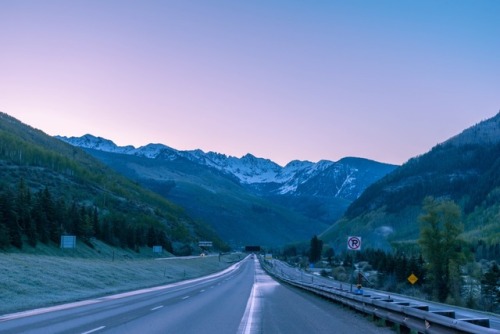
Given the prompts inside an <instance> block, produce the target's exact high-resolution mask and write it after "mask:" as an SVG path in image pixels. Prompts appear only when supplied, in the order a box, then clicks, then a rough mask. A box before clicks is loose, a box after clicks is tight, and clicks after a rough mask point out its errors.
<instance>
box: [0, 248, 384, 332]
mask: <svg viewBox="0 0 500 334" xmlns="http://www.w3.org/2000/svg"><path fill="white" fill-rule="evenodd" d="M0 333H16V334H17V333H44V334H45V333H72V334H74V333H77V334H78V333H79V334H90V333H96V334H100V333H180V334H190V333H197V334H198V333H217V334H225V333H228V334H235V333H238V334H239V333H241V334H251V333H272V334H274V333H287V334H293V333H310V334H313V333H315V334H316V333H353V334H354V333H365V334H367V333H393V332H392V331H391V330H390V329H388V328H383V327H377V326H376V325H375V324H374V323H372V322H370V321H369V320H367V319H365V318H364V317H363V316H361V315H359V314H356V313H354V312H352V311H349V310H346V309H343V308H342V307H341V306H339V305H336V304H333V303H331V302H328V301H326V300H323V299H320V298H318V297H316V296H313V295H310V294H308V293H306V292H303V291H301V290H298V289H295V288H292V287H289V286H286V285H281V284H280V283H278V282H276V281H274V280H273V279H272V278H271V277H270V276H268V275H267V274H266V273H265V272H264V271H263V270H262V269H261V267H260V265H259V262H258V261H257V259H253V258H250V257H248V258H246V259H245V260H243V261H242V262H240V263H238V264H236V265H234V266H233V267H231V268H229V269H228V270H225V271H224V272H222V273H219V274H215V275H211V276H207V277H203V278H200V279H195V280H190V281H185V282H180V283H176V284H170V285H167V286H163V287H157V288H153V289H145V290H140V291H134V292H130V293H125V294H120V295H114V296H108V297H103V298H99V299H93V300H88V301H83V302H77V303H72V304H66V305H60V306H56V307H51V308H46V309H37V310H32V311H27V312H21V313H16V314H11V315H5V316H0Z"/></svg>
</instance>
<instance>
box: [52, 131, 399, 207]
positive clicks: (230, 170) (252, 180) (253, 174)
mask: <svg viewBox="0 0 500 334" xmlns="http://www.w3.org/2000/svg"><path fill="white" fill-rule="evenodd" d="M55 137H56V138H58V139H60V140H62V141H65V142H67V143H69V144H71V145H73V146H78V147H81V148H87V149H94V150H98V151H103V152H110V153H118V154H128V155H135V156H142V157H146V158H150V159H163V160H170V161H171V160H174V159H178V158H185V159H188V160H190V161H193V162H195V163H198V164H201V165H205V166H208V167H211V168H215V169H217V170H219V171H223V172H225V173H227V174H229V175H232V176H234V177H236V178H237V179H238V180H239V182H240V183H242V184H245V185H249V186H250V187H252V186H254V187H253V188H254V189H257V188H259V187H258V185H260V184H275V186H274V187H273V189H272V190H271V191H270V192H271V193H273V194H279V195H285V194H288V195H294V194H295V193H296V192H298V191H300V185H302V184H304V183H307V182H308V181H309V180H311V179H313V178H315V177H318V175H319V174H322V173H326V172H325V171H326V170H328V169H330V168H331V169H332V170H334V171H337V172H339V173H340V172H342V173H343V175H344V176H345V177H344V179H342V180H337V182H336V191H334V192H333V193H334V194H335V195H334V196H339V197H342V198H351V199H353V198H357V197H358V196H359V195H360V194H361V192H362V190H363V189H357V188H356V186H353V185H350V184H349V183H351V182H352V178H353V174H355V173H356V172H358V169H357V168H356V167H350V166H351V165H356V164H361V161H363V162H366V163H370V164H375V165H380V166H386V167H387V170H391V169H394V168H396V165H391V164H384V163H380V162H377V161H374V160H370V159H365V158H356V157H345V158H342V159H340V160H339V161H337V162H334V161H330V160H320V161H318V162H316V163H314V162H310V161H307V160H305V161H303V160H292V161H290V162H289V163H288V164H286V165H285V166H284V167H282V166H280V165H278V164H277V163H275V162H273V161H272V160H270V159H264V158H258V157H256V156H254V155H252V154H250V153H247V154H245V155H244V156H242V157H241V158H237V157H234V156H228V155H225V154H222V153H217V152H212V151H210V152H206V153H205V152H204V151H202V150H200V149H196V150H187V151H179V150H176V149H174V148H172V147H169V146H167V145H164V144H158V143H157V144H152V143H151V144H147V145H144V146H140V147H138V148H135V147H134V146H132V145H127V146H117V145H116V144H115V143H114V142H113V141H111V140H109V139H105V138H102V137H96V136H93V135H91V134H86V135H84V136H81V137H65V136H55ZM355 161H356V163H353V162H355ZM330 173H332V171H330ZM349 191H350V192H349ZM353 191H354V193H352V192H353ZM346 192H349V193H346ZM329 193H330V194H331V193H332V191H330V192H329Z"/></svg>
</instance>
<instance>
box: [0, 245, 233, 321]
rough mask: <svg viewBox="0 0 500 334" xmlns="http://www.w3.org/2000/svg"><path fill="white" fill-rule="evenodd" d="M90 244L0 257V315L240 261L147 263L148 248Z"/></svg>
mask: <svg viewBox="0 0 500 334" xmlns="http://www.w3.org/2000/svg"><path fill="white" fill-rule="evenodd" d="M96 245H97V246H96V248H95V249H91V248H89V247H86V246H84V245H80V244H79V245H77V249H75V250H61V249H57V248H51V247H47V246H40V247H37V249H26V250H25V251H24V252H23V253H19V252H18V253H16V252H13V253H0V301H1V302H0V315H1V314H6V313H12V312H16V311H22V310H27V309H32V308H38V307H45V306H50V305H55V304H61V303H66V302H71V301H77V300H82V299H87V298H93V297H98V296H104V295H109V294H114V293H118V292H124V291H130V290H135V289H140V288H145V287H151V286H157V285H162V284H168V283H172V282H175V281H179V280H183V279H189V278H194V277H200V276H204V275H207V274H210V273H214V272H217V271H220V270H222V269H225V268H227V267H229V266H230V265H231V264H232V263H233V262H234V261H237V260H239V259H240V258H242V255H239V254H233V255H224V256H222V257H221V261H220V262H219V258H218V256H208V257H195V258H191V259H189V258H169V259H168V260H165V259H159V258H153V257H152V254H151V253H150V250H149V249H148V250H142V252H141V253H139V254H138V253H134V252H131V251H128V250H124V249H116V248H111V247H109V246H107V245H106V244H103V243H100V242H96ZM26 251H27V252H26ZM7 301H8V302H7Z"/></svg>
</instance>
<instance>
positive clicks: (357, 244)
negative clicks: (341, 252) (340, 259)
mask: <svg viewBox="0 0 500 334" xmlns="http://www.w3.org/2000/svg"><path fill="white" fill-rule="evenodd" d="M347 249H349V250H361V237H348V238H347Z"/></svg>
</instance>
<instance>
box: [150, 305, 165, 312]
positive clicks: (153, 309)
mask: <svg viewBox="0 0 500 334" xmlns="http://www.w3.org/2000/svg"><path fill="white" fill-rule="evenodd" d="M162 307H163V305H160V306H156V307H153V308H152V309H151V311H156V310H159V309H161V308H162Z"/></svg>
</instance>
